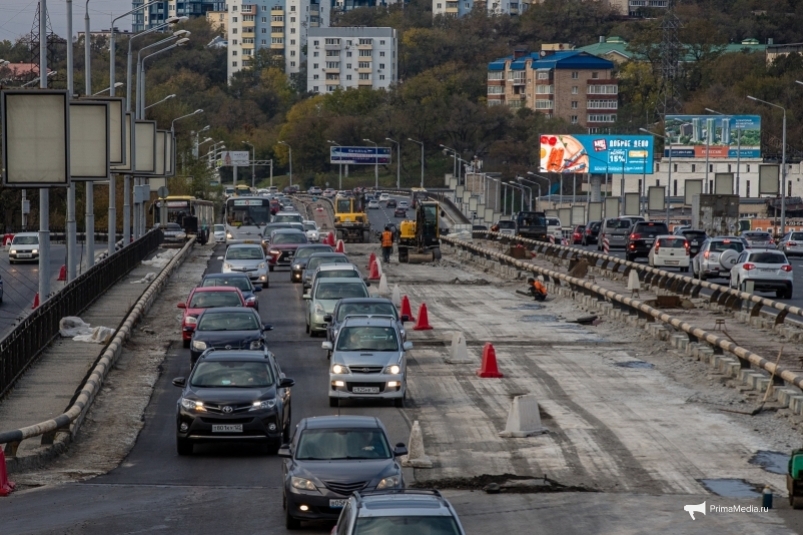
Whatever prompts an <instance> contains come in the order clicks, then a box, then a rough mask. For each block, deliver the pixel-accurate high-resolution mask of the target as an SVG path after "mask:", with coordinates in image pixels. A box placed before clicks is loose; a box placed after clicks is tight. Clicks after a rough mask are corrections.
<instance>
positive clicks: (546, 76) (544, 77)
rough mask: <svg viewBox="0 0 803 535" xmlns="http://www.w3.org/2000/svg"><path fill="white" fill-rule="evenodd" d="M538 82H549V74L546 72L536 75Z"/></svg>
mask: <svg viewBox="0 0 803 535" xmlns="http://www.w3.org/2000/svg"><path fill="white" fill-rule="evenodd" d="M538 79H539V80H549V73H548V72H539V73H538Z"/></svg>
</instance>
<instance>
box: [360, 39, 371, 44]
mask: <svg viewBox="0 0 803 535" xmlns="http://www.w3.org/2000/svg"><path fill="white" fill-rule="evenodd" d="M371 43H372V41H371V39H360V42H359V44H361V45H370V44H371Z"/></svg>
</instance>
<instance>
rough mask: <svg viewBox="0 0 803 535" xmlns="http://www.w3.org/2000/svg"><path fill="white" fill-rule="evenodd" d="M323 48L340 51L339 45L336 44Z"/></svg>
mask: <svg viewBox="0 0 803 535" xmlns="http://www.w3.org/2000/svg"><path fill="white" fill-rule="evenodd" d="M316 48H317V47H316ZM323 48H324V50H340V44H339V43H338V44H336V45H330V44H326V45H323Z"/></svg>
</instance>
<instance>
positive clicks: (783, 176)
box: [747, 82, 803, 236]
mask: <svg viewBox="0 0 803 535" xmlns="http://www.w3.org/2000/svg"><path fill="white" fill-rule="evenodd" d="M797 83H800V82H797ZM801 85H803V84H801ZM747 98H748V99H750V100H752V101H754V102H760V103H761V104H766V105H767V106H772V107H773V108H778V109H779V110H783V139H782V140H781V145H782V146H781V236H784V235H785V234H786V108H784V107H783V106H781V105H779V104H773V103H772V102H767V101H766V100H761V99H759V98H756V97H751V96H750V95H747Z"/></svg>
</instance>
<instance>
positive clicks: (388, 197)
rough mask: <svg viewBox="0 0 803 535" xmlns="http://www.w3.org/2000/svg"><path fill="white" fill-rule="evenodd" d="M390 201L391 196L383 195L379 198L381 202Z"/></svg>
mask: <svg viewBox="0 0 803 535" xmlns="http://www.w3.org/2000/svg"><path fill="white" fill-rule="evenodd" d="M389 200H390V194H388V193H383V194H381V195H380V196H379V202H386V201H389Z"/></svg>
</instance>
